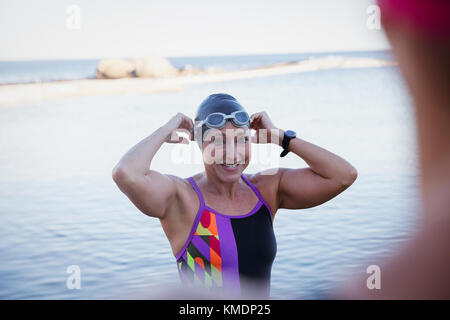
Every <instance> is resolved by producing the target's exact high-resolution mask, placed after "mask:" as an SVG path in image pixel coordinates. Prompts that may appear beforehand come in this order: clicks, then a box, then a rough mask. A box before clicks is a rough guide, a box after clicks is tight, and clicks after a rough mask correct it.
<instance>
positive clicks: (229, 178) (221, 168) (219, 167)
mask: <svg viewBox="0 0 450 320" xmlns="http://www.w3.org/2000/svg"><path fill="white" fill-rule="evenodd" d="M245 167H246V165H245V163H239V164H236V165H235V166H234V167H233V166H225V165H223V164H216V172H217V175H218V176H219V177H220V178H221V180H223V181H224V182H233V181H236V180H239V178H240V177H241V174H242V172H243V171H244V169H245Z"/></svg>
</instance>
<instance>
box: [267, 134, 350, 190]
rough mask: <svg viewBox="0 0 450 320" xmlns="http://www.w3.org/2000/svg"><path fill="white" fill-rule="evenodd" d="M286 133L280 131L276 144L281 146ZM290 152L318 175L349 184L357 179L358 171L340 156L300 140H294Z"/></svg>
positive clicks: (290, 144) (291, 142) (290, 145)
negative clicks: (348, 182)
mask: <svg viewBox="0 0 450 320" xmlns="http://www.w3.org/2000/svg"><path fill="white" fill-rule="evenodd" d="M283 135H284V131H283V130H280V133H279V139H274V140H275V143H276V144H278V145H280V146H281V141H282V140H283ZM289 150H290V151H291V152H293V153H294V154H296V155H297V156H299V157H301V158H302V159H303V160H304V161H305V162H306V163H307V164H308V166H309V167H310V168H311V170H313V171H314V172H315V173H316V174H318V175H320V176H321V177H323V178H326V179H332V180H337V181H340V182H342V183H344V184H347V181H350V180H351V182H353V181H354V179H356V175H357V172H356V169H355V168H354V167H353V166H352V165H351V164H350V163H349V162H347V161H346V160H344V159H342V158H341V157H339V156H338V155H336V154H334V153H332V152H330V151H328V150H325V149H324V148H321V147H319V146H317V145H315V144H312V143H310V142H307V141H305V140H302V139H300V138H295V139H292V140H291V141H290V143H289Z"/></svg>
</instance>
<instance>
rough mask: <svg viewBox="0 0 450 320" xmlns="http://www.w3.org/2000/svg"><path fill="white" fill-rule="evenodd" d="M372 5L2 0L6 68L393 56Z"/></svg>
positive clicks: (362, 1)
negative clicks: (153, 59)
mask: <svg viewBox="0 0 450 320" xmlns="http://www.w3.org/2000/svg"><path fill="white" fill-rule="evenodd" d="M373 3H374V1H373V0H226V1H224V0H189V1H188V0H161V1H155V0H126V1H113V0H71V1H67V0H39V1H25V0H0V60H24V59H78V58H103V57H138V56H146V55H162V56H191V55H229V54H263V53H294V52H318V51H355V50H378V49H387V48H388V47H389V46H388V43H387V41H386V39H385V37H384V35H383V32H382V30H370V29H369V28H368V27H367V26H366V21H367V19H368V17H369V14H368V13H367V12H366V10H367V7H368V6H369V5H371V4H373ZM73 5H75V6H76V7H75V9H73V8H74V7H73ZM71 6H72V7H71ZM69 8H72V9H69ZM77 8H79V9H80V12H79V13H80V14H79V15H78V14H77V12H76V11H77ZM78 17H79V18H80V19H78ZM78 21H79V22H80V24H79V25H78ZM78 26H79V28H78Z"/></svg>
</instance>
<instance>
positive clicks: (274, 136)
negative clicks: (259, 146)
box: [270, 128, 284, 146]
mask: <svg viewBox="0 0 450 320" xmlns="http://www.w3.org/2000/svg"><path fill="white" fill-rule="evenodd" d="M283 137H284V130H282V129H279V128H275V129H272V132H271V140H270V142H271V143H273V144H276V145H278V146H281V144H282V142H283Z"/></svg>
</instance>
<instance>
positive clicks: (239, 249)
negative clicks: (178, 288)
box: [176, 175, 277, 298]
mask: <svg viewBox="0 0 450 320" xmlns="http://www.w3.org/2000/svg"><path fill="white" fill-rule="evenodd" d="M241 177H242V179H243V180H244V181H245V182H246V183H247V184H248V185H249V186H250V188H252V190H253V191H254V192H255V194H256V195H257V196H258V199H259V201H258V203H257V204H256V206H255V207H254V208H253V210H252V211H250V212H249V213H247V214H245V215H238V216H231V215H226V214H222V213H219V212H217V211H215V210H214V209H212V208H210V207H208V206H206V205H205V202H204V199H203V196H202V193H201V192H200V189H199V188H198V186H197V184H196V183H195V181H194V179H193V178H192V177H190V178H189V179H188V180H189V182H190V183H191V185H192V187H193V188H194V189H195V191H196V192H197V195H198V197H199V200H200V208H199V210H198V212H197V215H196V217H195V220H194V224H193V226H192V229H191V232H190V234H189V237H188V239H187V241H186V244H185V245H184V247H183V248H182V249H181V251H180V252H179V253H178V254H177V256H176V260H177V265H178V271H179V274H180V277H181V279H182V282H183V283H185V284H189V283H191V284H196V285H201V287H202V288H203V287H204V288H209V289H212V290H220V289H223V290H224V291H226V293H231V294H233V295H234V294H238V295H240V296H241V297H246V296H247V297H251V296H254V293H255V292H254V291H255V290H257V294H258V297H259V298H261V297H262V298H269V294H270V273H271V269H272V263H273V260H274V259H275V255H276V251H277V243H276V239H275V234H274V232H273V225H272V215H271V211H270V208H269V206H268V205H267V203H266V202H265V201H264V199H263V197H262V196H261V194H260V193H259V191H258V189H256V187H255V186H254V185H253V184H252V183H251V182H250V181H249V180H248V179H247V178H246V177H245V176H244V175H241Z"/></svg>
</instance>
